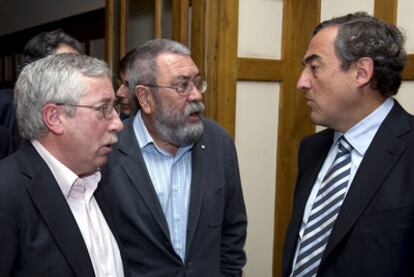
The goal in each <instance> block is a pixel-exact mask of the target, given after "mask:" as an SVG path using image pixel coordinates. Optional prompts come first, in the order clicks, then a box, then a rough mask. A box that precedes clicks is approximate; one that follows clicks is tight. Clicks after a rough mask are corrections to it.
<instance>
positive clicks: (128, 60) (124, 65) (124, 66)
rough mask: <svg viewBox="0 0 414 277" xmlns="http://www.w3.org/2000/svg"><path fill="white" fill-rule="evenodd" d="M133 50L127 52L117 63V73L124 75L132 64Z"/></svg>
mask: <svg viewBox="0 0 414 277" xmlns="http://www.w3.org/2000/svg"><path fill="white" fill-rule="evenodd" d="M134 52H135V49H132V50H129V51H128V52H127V53H126V54H125V55H124V56H123V57H122V59H121V60H120V61H119V72H120V73H124V72H125V71H127V70H128V67H129V66H130V65H131V64H132V61H133V56H134Z"/></svg>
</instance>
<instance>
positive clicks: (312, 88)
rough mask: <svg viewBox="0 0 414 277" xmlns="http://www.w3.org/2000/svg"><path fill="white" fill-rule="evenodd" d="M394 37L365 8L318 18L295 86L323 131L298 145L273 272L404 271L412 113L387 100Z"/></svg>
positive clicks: (400, 45) (411, 195) (399, 66)
mask: <svg viewBox="0 0 414 277" xmlns="http://www.w3.org/2000/svg"><path fill="white" fill-rule="evenodd" d="M405 62H406V52H405V50H404V37H403V35H402V33H401V32H400V31H399V30H398V29H397V28H396V27H395V26H393V25H391V24H388V23H386V22H383V21H381V20H379V19H376V18H374V17H372V16H369V15H367V14H365V13H355V14H349V15H347V16H343V17H339V18H334V19H331V20H328V21H325V22H322V23H321V24H320V25H319V26H318V27H317V28H316V29H315V32H314V35H313V38H312V40H311V42H310V44H309V47H308V50H307V52H306V54H305V57H304V66H305V67H304V69H303V72H302V74H301V76H300V78H299V80H298V88H299V89H300V90H302V91H303V92H304V95H305V98H306V101H307V104H308V106H309V108H310V117H311V119H312V121H313V122H314V123H315V124H318V125H322V126H326V127H327V129H326V130H324V131H322V132H319V133H316V134H314V135H311V136H309V137H306V138H305V139H304V140H303V141H302V143H301V145H300V148H299V174H298V178H297V183H296V190H295V195H294V204H293V211H292V218H291V222H290V225H289V228H288V231H287V234H286V239H285V248H284V259H283V276H293V277H295V276H316V275H317V276H318V277H325V276H326V277H328V276H329V277H332V276H344V277H350V276H352V277H354V276H376V277H378V276H389V277H391V276H399V277H400V276H414V264H413V261H414V235H413V234H414V170H413V168H414V118H413V116H411V115H410V114H408V113H407V112H406V111H404V109H403V108H402V107H401V106H400V105H399V104H398V102H397V101H396V100H394V99H393V97H392V96H393V95H395V94H396V93H397V92H398V89H399V87H400V84H401V71H402V70H403V68H404V65H405Z"/></svg>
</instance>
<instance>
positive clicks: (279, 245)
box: [273, 0, 321, 276]
mask: <svg viewBox="0 0 414 277" xmlns="http://www.w3.org/2000/svg"><path fill="white" fill-rule="evenodd" d="M283 3H284V7H283V9H284V10H283V29H282V30H283V31H282V34H283V35H282V63H283V68H286V69H288V70H282V86H281V91H280V104H279V114H280V116H279V130H278V146H277V165H276V166H277V167H276V172H277V174H276V201H275V202H276V203H275V228H274V253H273V254H274V256H273V276H281V267H282V254H283V243H284V238H285V233H286V229H287V225H288V224H289V221H290V214H291V207H292V202H293V192H294V188H295V183H296V177H297V150H298V145H299V142H300V141H301V140H302V139H303V137H304V136H305V135H307V134H311V133H313V132H314V131H315V127H314V125H313V124H312V123H311V121H310V119H309V114H308V109H307V108H306V104H305V101H304V97H303V95H302V94H301V93H299V92H297V90H296V82H297V80H298V78H299V75H300V73H301V70H302V59H303V55H304V54H305V51H306V49H307V46H308V44H309V41H310V39H311V34H312V31H313V28H314V27H315V26H316V25H317V24H319V21H320V19H319V18H320V6H321V3H320V0H306V1H302V0H286V1H284V2H283ZM299 21H300V22H299Z"/></svg>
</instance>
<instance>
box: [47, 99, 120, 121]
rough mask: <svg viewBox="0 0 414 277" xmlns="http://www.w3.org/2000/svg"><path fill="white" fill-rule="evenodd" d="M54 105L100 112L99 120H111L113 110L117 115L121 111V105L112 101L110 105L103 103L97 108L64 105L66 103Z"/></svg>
mask: <svg viewBox="0 0 414 277" xmlns="http://www.w3.org/2000/svg"><path fill="white" fill-rule="evenodd" d="M55 104H56V105H59V106H69V107H79V108H88V109H93V110H95V111H98V112H100V114H101V116H100V119H102V118H105V119H108V120H109V119H112V118H113V111H114V110H115V112H116V113H117V114H119V113H120V110H121V104H120V103H119V101H118V100H116V101H114V102H113V103H112V104H110V103H105V104H102V105H99V106H91V105H80V104H66V103H55Z"/></svg>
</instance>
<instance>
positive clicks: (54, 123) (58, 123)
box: [42, 103, 64, 136]
mask: <svg viewBox="0 0 414 277" xmlns="http://www.w3.org/2000/svg"><path fill="white" fill-rule="evenodd" d="M62 109H63V108H62V107H60V106H58V105H56V104H53V103H49V104H46V105H44V106H43V109H42V116H43V122H44V123H45V125H46V127H47V129H48V130H49V132H51V133H53V134H55V135H57V136H60V135H63V133H64V128H63V124H62V118H61V117H62V116H63V111H62Z"/></svg>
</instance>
